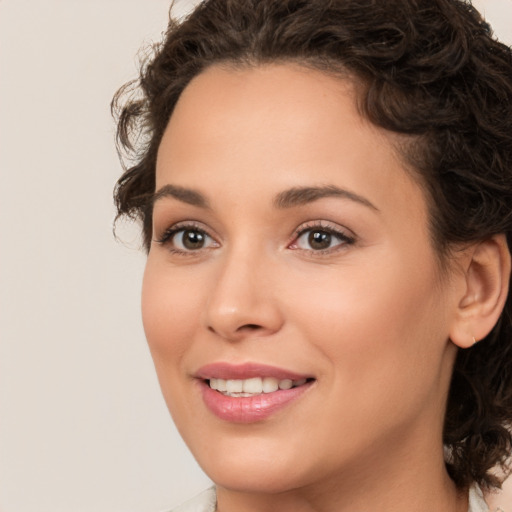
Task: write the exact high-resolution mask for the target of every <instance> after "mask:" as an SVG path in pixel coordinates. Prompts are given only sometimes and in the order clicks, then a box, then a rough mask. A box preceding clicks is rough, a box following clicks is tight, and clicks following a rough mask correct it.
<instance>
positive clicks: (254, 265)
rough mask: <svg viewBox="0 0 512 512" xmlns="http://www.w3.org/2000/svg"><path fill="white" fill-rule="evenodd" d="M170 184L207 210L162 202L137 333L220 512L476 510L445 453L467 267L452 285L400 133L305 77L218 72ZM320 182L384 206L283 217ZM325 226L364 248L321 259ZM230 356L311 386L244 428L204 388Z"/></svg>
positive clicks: (170, 134)
mask: <svg viewBox="0 0 512 512" xmlns="http://www.w3.org/2000/svg"><path fill="white" fill-rule="evenodd" d="M166 185H173V186H175V187H183V188H186V189H190V190H192V191H195V192H197V193H200V194H201V195H202V197H203V198H204V199H205V200H206V201H207V202H208V207H204V205H202V206H201V205H197V204H196V205H193V204H189V202H190V198H191V196H190V194H189V195H188V196H184V195H183V194H182V195H181V197H173V196H172V195H165V194H161V196H162V197H159V198H158V200H156V201H155V206H154V216H153V217H154V222H153V231H154V233H153V234H154V241H153V243H152V245H151V248H150V251H149V255H148V260H147V266H146V271H145V276H144V284H143V297H142V308H143V321H144V327H145V331H146V335H147V339H148V343H149V347H150V350H151V353H152V356H153V359H154V363H155V367H156V370H157V374H158V377H159V380H160V385H161V388H162V391H163V395H164V397H165V400H166V402H167V405H168V407H169V410H170V412H171V414H172V416H173V419H174V421H175V422H176V425H177V427H178V429H179V431H180V433H181V434H182V436H183V438H184V439H185V441H186V443H187V444H188V446H189V447H190V449H191V451H192V452H193V454H194V456H195V457H196V458H197V460H198V462H199V464H200V465H201V466H202V467H203V469H204V470H205V472H206V473H207V474H208V475H209V476H210V477H211V478H212V480H213V481H214V482H215V483H216V484H217V489H218V510H219V511H220V512H234V511H238V512H240V511H268V510H280V511H282V512H288V511H290V512H291V511H294V512H297V511H299V512H303V511H304V512H305V511H313V510H314V511H325V512H327V511H336V512H348V511H350V512H368V511H377V510H378V511H379V512H387V511H389V512H391V511H393V512H401V511H404V512H405V511H408V512H409V511H411V510H414V511H415V512H427V511H428V512H431V511H432V510H436V511H441V512H442V511H450V512H454V511H461V512H462V511H464V512H466V511H467V506H468V505H467V498H466V496H465V493H464V494H459V493H458V492H457V491H456V489H455V487H454V485H453V483H452V482H451V480H450V479H449V477H448V475H447V474H446V472H445V469H444V463H443V451H442V441H441V439H442V423H443V415H444V408H445V403H446V395H447V390H448V385H449V380H450V375H451V369H452V365H453V361H454V357H455V353H456V347H455V345H454V344H453V343H452V342H451V341H449V338H450V335H451V333H452V332H455V331H456V332H457V333H460V332H463V333H464V335H461V338H464V336H465V330H468V333H469V332H470V330H469V329H466V327H464V328H461V327H460V324H461V315H460V304H461V297H462V296H464V293H465V292H466V290H467V286H468V285H467V280H466V276H465V274H464V272H461V271H457V270H455V269H458V268H466V267H467V265H468V261H469V260H470V259H471V256H468V253H467V251H466V252H464V251H461V252H460V254H459V255H458V256H457V258H459V259H460V261H458V262H455V263H456V264H454V265H453V266H451V267H450V268H452V267H453V269H452V270H446V271H445V273H443V272H441V271H440V268H439V264H438V258H437V257H436V253H435V251H434V249H433V247H432V244H431V239H430V234H429V230H428V211H427V204H426V199H425V195H424V193H423V190H422V189H421V187H420V186H419V184H418V183H417V181H415V180H414V179H412V178H411V175H410V173H409V172H408V171H407V169H406V168H405V166H404V163H403V162H402V161H401V159H400V157H399V156H398V155H397V152H396V151H395V149H394V145H393V140H392V139H391V136H390V135H389V134H387V133H385V132H384V131H382V130H380V129H378V128H376V127H374V126H372V125H371V124H369V123H368V122H367V121H366V120H364V119H363V118H362V117H361V116H360V115H359V113H358V111H357V108H356V101H355V86H354V84H353V83H352V82H351V81H349V80H342V79H339V78H333V77H330V76H327V75H325V74H323V73H321V72H317V71H311V70H306V69H303V68H300V67H298V66H296V65H291V64H289V65H288V64H281V65H267V66H261V67H256V68H244V69H234V68H228V67H220V66H213V67H211V68H209V69H208V70H206V71H205V72H203V73H202V74H201V75H199V76H198V77H196V78H195V79H194V80H193V81H192V82H191V83H190V84H189V86H188V87H187V88H186V89H185V91H184V92H183V94H182V96H181V98H180V100H179V102H178V104H177V106H176V109H175V111H174V113H173V115H172V117H171V119H170V122H169V125H168V127H167V130H166V132H165V134H164V137H163V140H162V142H161V146H160V150H159V154H158V161H157V174H156V190H157V191H158V190H161V189H162V187H164V186H166ZM319 186H335V187H338V188H340V189H343V190H347V191H350V192H351V193H353V194H357V196H358V197H360V198H364V200H366V201H367V202H369V203H371V205H372V206H368V205H367V204H363V203H361V202H360V201H357V200H353V199H351V198H349V197H342V196H333V197H323V198H319V199H317V200H314V201H311V202H307V203H306V204H299V205H291V206H290V205H288V206H287V207H278V206H276V205H275V198H276V196H277V195H278V194H280V193H282V192H283V191H286V190H289V189H291V188H294V187H319ZM195 202H197V201H195ZM191 223H192V227H190V224H191ZM176 225H178V227H183V226H184V225H185V226H189V229H196V230H197V229H200V230H201V232H203V233H205V234H206V235H208V236H207V238H205V240H206V244H205V245H204V246H203V247H202V248H199V249H191V250H187V249H186V248H185V247H184V246H183V245H180V241H181V238H180V236H181V234H180V233H178V234H176V235H175V236H174V238H171V239H169V240H167V241H166V242H165V243H160V242H159V241H158V240H161V239H162V237H163V235H164V233H165V232H166V230H168V229H169V228H170V227H173V226H176ZM318 226H320V227H318ZM312 227H314V228H316V229H317V230H319V229H320V230H322V229H323V230H325V229H327V228H328V229H331V230H337V231H339V232H340V233H342V234H343V235H346V236H348V237H349V238H350V240H351V241H350V242H348V241H346V240H345V239H343V238H340V239H338V238H336V237H333V241H332V246H331V248H330V249H328V250H327V251H319V250H315V249H313V248H311V246H310V245H308V241H307V235H308V234H309V233H310V232H304V230H306V229H309V228H312ZM297 230H301V232H302V234H301V235H300V237H298V236H297ZM304 233H305V234H304ZM206 235H205V236H206ZM466 306H467V305H466ZM466 310H467V307H466ZM467 317H468V315H466V317H465V318H466V319H467ZM457 329H458V330H457ZM468 339H469V340H470V339H471V336H469V335H468ZM218 361H225V362H230V363H237V364H238V363H245V362H257V363H263V364H269V365H272V366H278V367H281V368H286V369H288V370H291V371H294V372H297V373H300V374H308V375H313V376H314V377H315V379H316V380H315V382H314V384H313V385H312V386H311V388H310V389H309V390H308V391H307V392H306V393H304V394H303V395H302V396H301V397H300V399H299V400H297V401H295V402H293V403H292V404H290V405H288V406H287V407H286V408H284V409H283V410H281V411H279V412H278V413H276V414H274V415H272V416H271V417H270V418H268V419H266V420H265V421H262V422H257V423H251V424H242V425H240V424H233V423H229V422H226V421H222V420H220V419H219V418H217V417H216V416H214V415H213V414H212V413H211V412H210V411H209V410H208V409H207V408H206V407H205V405H204V403H203V401H202V398H201V394H200V393H199V391H198V386H197V380H196V379H195V378H194V376H195V374H196V372H197V370H198V369H199V368H200V367H201V366H203V365H205V364H207V363H212V362H218Z"/></svg>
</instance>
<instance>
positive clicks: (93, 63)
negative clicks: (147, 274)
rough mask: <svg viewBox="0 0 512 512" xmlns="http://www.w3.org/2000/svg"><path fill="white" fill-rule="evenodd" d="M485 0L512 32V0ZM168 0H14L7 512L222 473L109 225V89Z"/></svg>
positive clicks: (1, 202)
mask: <svg viewBox="0 0 512 512" xmlns="http://www.w3.org/2000/svg"><path fill="white" fill-rule="evenodd" d="M191 3H192V2H190V1H187V0H182V1H179V0H178V1H177V9H178V10H180V11H181V12H185V11H186V9H187V8H189V6H190V5H191ZM475 4H476V5H477V7H479V8H480V9H482V10H484V11H485V12H486V14H487V16H488V18H489V20H490V21H491V22H492V23H493V25H494V27H495V30H496V33H497V34H498V35H499V36H500V37H501V38H502V39H503V40H506V41H508V42H509V43H512V23H511V22H512V0H479V1H475ZM168 5H169V1H168V0H149V1H148V0H88V1H86V0H47V1H43V0H0V170H1V174H0V190H1V199H0V233H1V236H0V283H1V284H0V315H1V318H0V320H1V322H0V329H1V330H0V335H1V343H0V511H1V512H29V511H30V512H33V511H36V510H37V511H38V512H50V511H51V512H82V511H87V512H107V511H108V512H121V511H123V512H132V511H133V512H143V511H144V512H151V511H159V510H163V509H166V508H170V506H172V505H174V504H177V503H179V502H181V501H183V500H184V499H186V498H187V497H190V496H191V495H193V494H195V493H196V492H198V491H199V490H200V489H202V488H204V487H206V486H207V485H208V479H207V478H206V477H205V476H204V475H202V473H201V472H200V470H199V468H198V467H197V465H196V463H195V462H194V461H193V459H192V457H191V456H190V455H189V454H188V451H187V449H186V447H185V446H184V445H183V443H182V441H181V440H180V438H179V436H178V434H177V432H176V431H175V429H174V427H173V425H172V422H171V420H170V419H169V417H168V413H167V411H166V408H165V405H164V402H163V399H162V398H161V395H160V391H159V388H158V384H157V381H156V377H155V375H154V372H153V368H152V363H151V360H150V357H149V353H148V351H147V348H146V345H145V341H144V334H143V331H142V327H141V321H140V313H139V293H140V281H141V275H142V270H143V265H144V256H143V254H142V253H140V252H138V251H137V250H136V248H135V247H136V246H137V235H136V230H135V229H134V227H133V226H125V227H124V228H123V229H121V234H122V236H123V237H124V239H125V240H127V241H128V242H129V243H128V245H121V244H119V243H116V242H115V241H114V239H113V237H112V233H111V226H112V219H113V215H114V209H113V206H112V186H113V184H114V182H115V180H116V179H117V177H118V176H119V174H120V166H119V163H118V161H117V156H116V153H115V151H114V144H113V132H114V126H113V122H112V120H111V118H110V114H109V102H110V99H111V97H112V95H113V93H114V91H115V90H116V89H117V87H119V86H120V85H121V84H122V83H124V82H125V81H127V80H128V79H130V78H133V77H134V76H135V74H136V69H137V68H136V62H137V61H136V58H135V56H136V54H137V52H138V50H139V48H140V47H141V46H142V45H143V44H144V43H146V44H148V43H150V42H151V40H159V39H160V35H161V32H162V31H163V30H164V28H165V26H166V22H167V12H168Z"/></svg>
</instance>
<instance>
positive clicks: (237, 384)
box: [209, 377, 306, 396]
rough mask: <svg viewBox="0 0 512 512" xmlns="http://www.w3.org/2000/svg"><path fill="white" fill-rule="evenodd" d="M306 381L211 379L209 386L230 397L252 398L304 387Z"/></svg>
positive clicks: (255, 378) (271, 378)
mask: <svg viewBox="0 0 512 512" xmlns="http://www.w3.org/2000/svg"><path fill="white" fill-rule="evenodd" d="M305 383H306V379H300V380H295V381H293V380H291V379H283V380H277V379H275V378H274V377H263V378H262V377H253V378H251V379H243V380H242V379H228V380H224V379H210V380H209V384H210V387H211V388H212V389H215V390H217V391H220V392H222V393H223V394H225V395H228V396H252V395H260V394H261V393H273V392H275V391H277V390H278V389H291V388H294V387H297V386H302V385H304V384H305Z"/></svg>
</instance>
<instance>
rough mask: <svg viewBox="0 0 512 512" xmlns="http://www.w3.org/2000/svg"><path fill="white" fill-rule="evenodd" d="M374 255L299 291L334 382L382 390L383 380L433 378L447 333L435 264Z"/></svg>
mask: <svg viewBox="0 0 512 512" xmlns="http://www.w3.org/2000/svg"><path fill="white" fill-rule="evenodd" d="M373 261H374V263H373V265H372V266H371V267H370V266H365V265H363V266H361V267H359V268H355V267H351V268H348V269H347V271H346V272H340V273H339V275H337V276H336V275H334V276H333V274H329V275H327V274H326V276H325V278H324V279H321V280H320V279H319V280H318V281H317V282H316V283H315V284H316V286H315V287H314V288H313V289H311V288H310V289H309V291H308V293H307V294H305V295H300V294H296V295H295V297H302V298H301V299H299V301H300V302H299V301H297V299H296V301H295V306H296V307H297V309H296V312H295V314H296V319H297V322H299V323H300V325H301V326H302V327H301V329H302V330H303V331H305V332H307V338H308V339H309V340H311V341H312V342H313V343H314V344H315V345H316V348H317V350H318V351H319V352H321V353H322V354H323V356H324V359H325V360H326V361H327V362H328V365H329V367H330V368H331V370H333V371H332V375H333V379H335V380H336V381H337V382H336V383H334V384H333V389H334V388H340V387H342V388H344V387H350V388H355V389H360V390H361V393H365V390H366V394H367V395H368V396H375V397H381V396H382V392H383V390H382V383H383V382H386V388H388V390H389V391H388V392H390V390H391V389H394V390H395V391H398V389H399V388H400V391H403V388H404V387H407V386H415V385H416V384H418V385H419V386H425V387H427V386H429V385H433V383H434V382H435V378H436V375H437V371H438V368H439V364H440V361H441V358H442V353H443V352H442V351H443V346H444V342H445V340H446V337H447V326H446V322H445V318H444V313H443V311H444V308H443V306H442V297H440V294H439V293H438V291H437V287H436V285H435V282H436V281H435V280H436V275H435V269H434V267H433V266H432V265H430V266H424V267H423V268H420V269H418V268H416V267H415V266H414V265H413V264H411V263H409V264H408V263H407V262H403V261H393V260H392V259H390V258H388V259H387V260H386V259H383V258H381V259H380V261H381V264H380V265H379V266H377V265H376V264H375V261H379V260H378V259H374V260H373ZM412 261H415V260H412ZM304 284H305V283H303V285H304ZM436 339H437V340H438V341H439V342H438V343H436V342H435V341H434V342H433V340H436ZM427 362H428V364H426V363H427ZM411 382H412V384H411ZM412 391H414V390H413V389H411V392H412ZM416 391H417V389H416Z"/></svg>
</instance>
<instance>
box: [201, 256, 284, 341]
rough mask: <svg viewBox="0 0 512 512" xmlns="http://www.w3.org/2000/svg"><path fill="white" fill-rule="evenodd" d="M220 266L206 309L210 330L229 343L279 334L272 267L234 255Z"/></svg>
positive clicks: (279, 322) (224, 260)
mask: <svg viewBox="0 0 512 512" xmlns="http://www.w3.org/2000/svg"><path fill="white" fill-rule="evenodd" d="M217 263H218V265H217V268H216V269H215V275H214V278H213V279H212V282H211V285H210V293H209V296H208V299H207V304H206V307H205V309H204V319H203V322H204V325H205V326H206V327H207V329H208V330H209V331H210V332H213V333H215V334H216V335H217V336H220V337H221V338H223V339H225V340H228V341H241V340H243V339H246V338H256V337H265V336H270V335H272V334H274V333H276V332H277V331H279V330H280V329H281V327H282V325H283V315H282V312H281V309H280V307H279V301H278V297H277V288H276V281H275V274H274V270H273V269H272V265H269V262H266V261H264V260H263V259H262V258H257V257H246V256H244V255H242V254H240V253H235V252H233V253H232V254H230V255H226V256H225V258H223V259H222V260H221V261H219V262H217Z"/></svg>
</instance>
